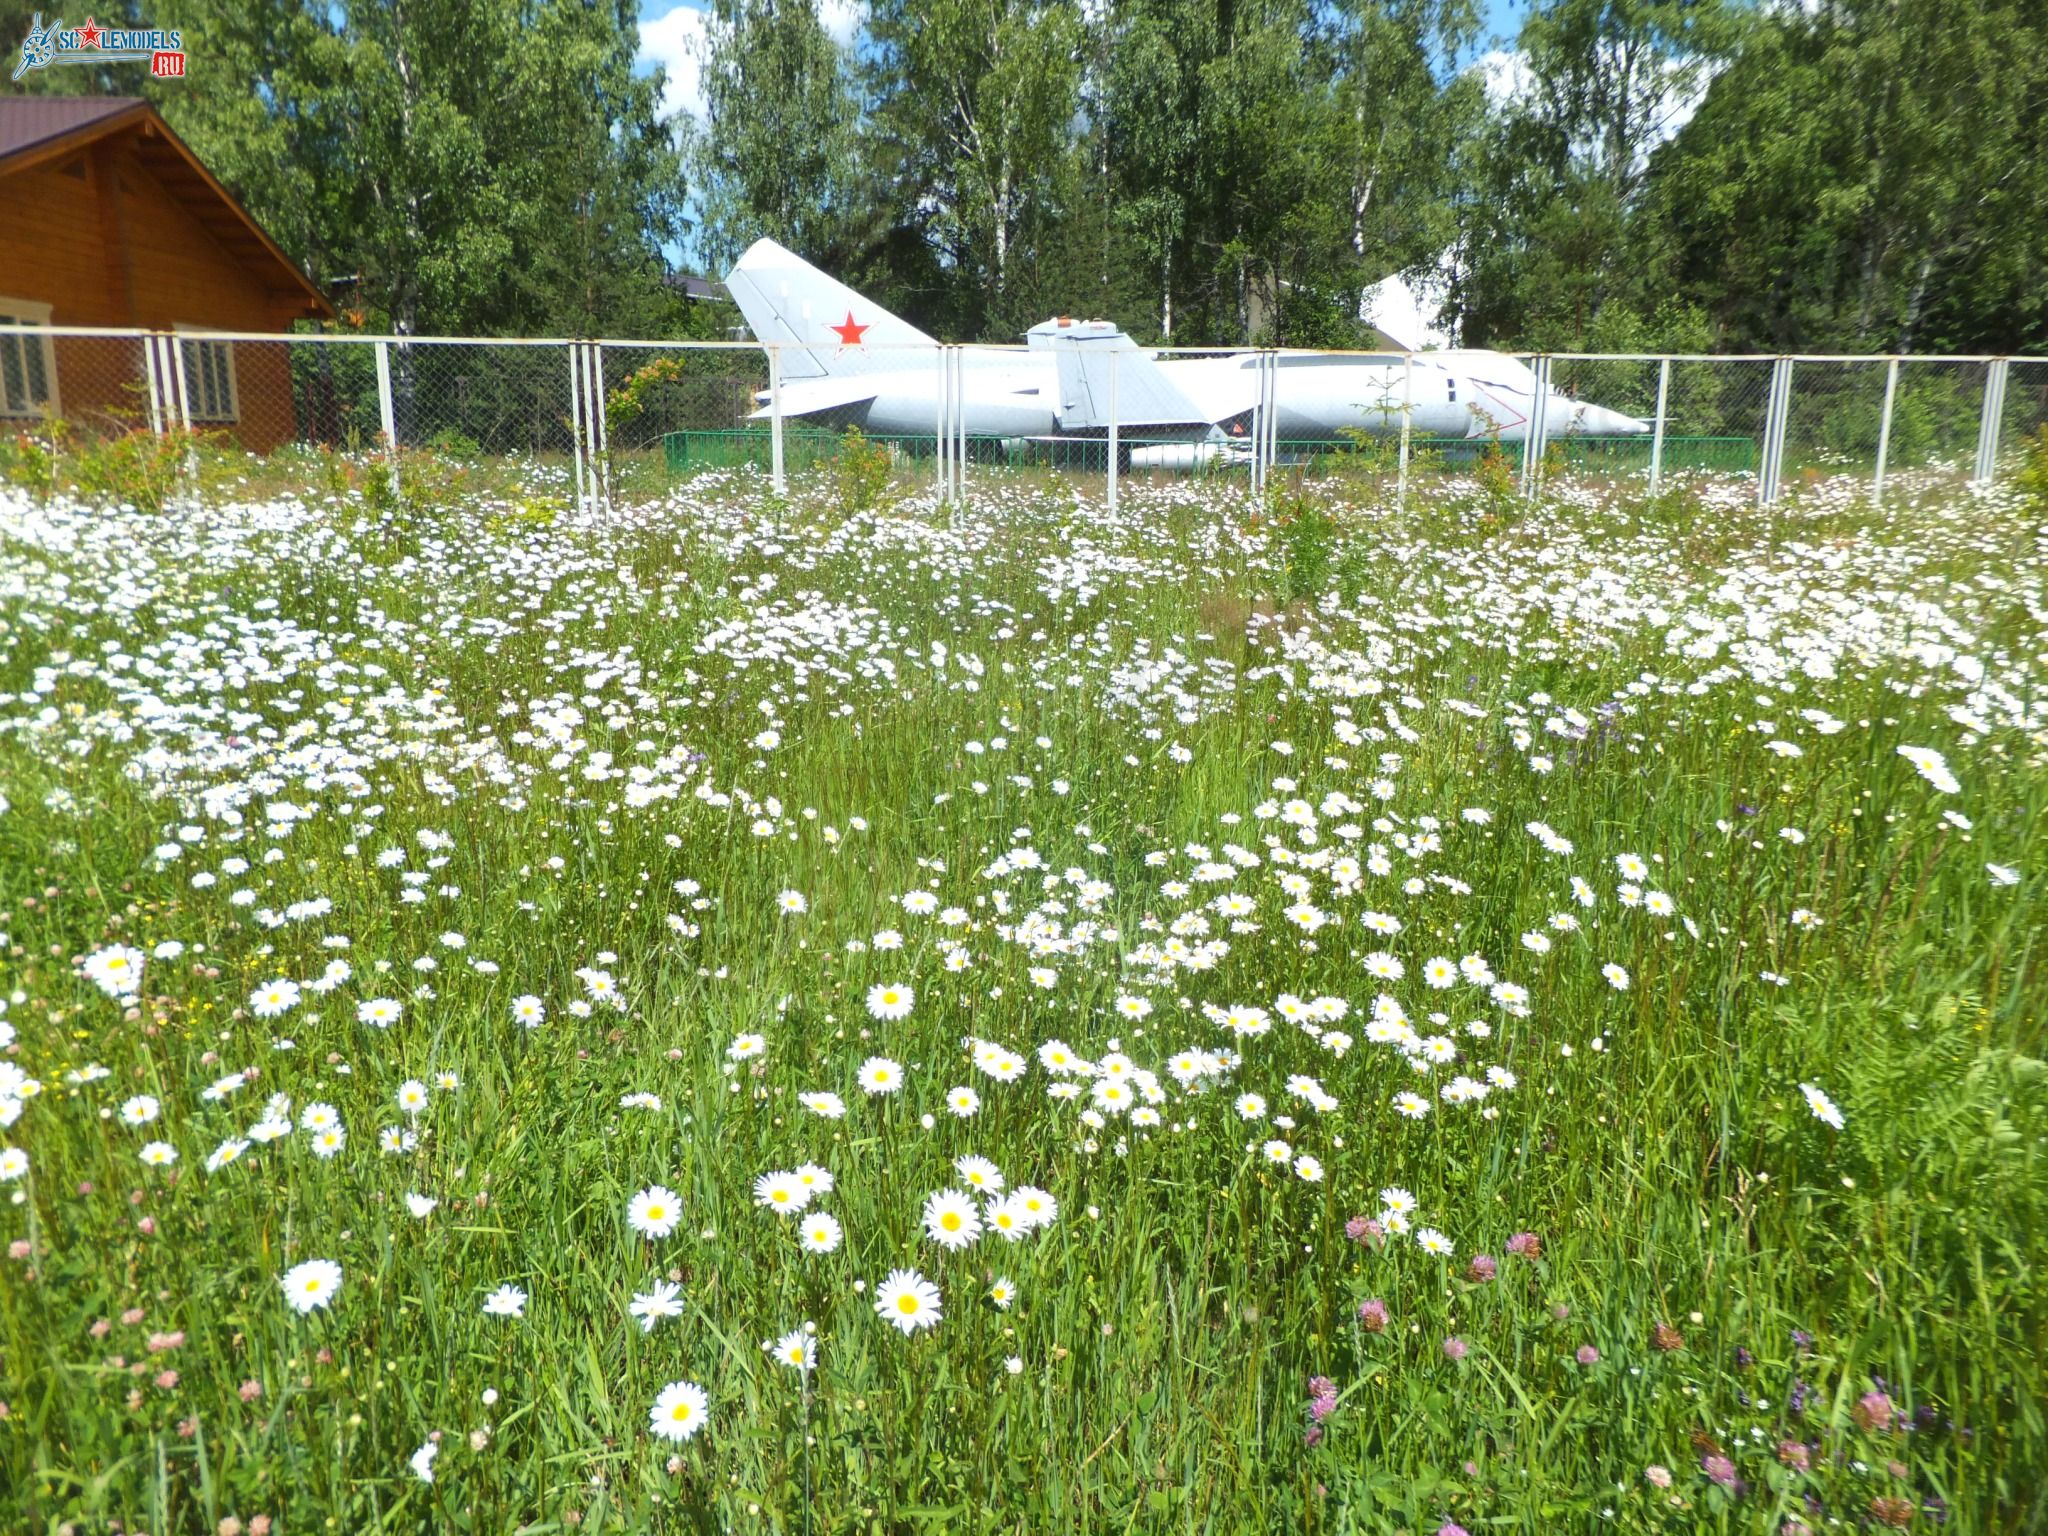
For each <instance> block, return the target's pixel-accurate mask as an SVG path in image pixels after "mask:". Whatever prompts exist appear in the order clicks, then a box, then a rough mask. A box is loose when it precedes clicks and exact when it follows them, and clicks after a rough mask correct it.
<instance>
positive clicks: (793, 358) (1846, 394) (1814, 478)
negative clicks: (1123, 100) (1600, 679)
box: [0, 320, 2048, 506]
mask: <svg viewBox="0 0 2048 1536" xmlns="http://www.w3.org/2000/svg"><path fill="white" fill-rule="evenodd" d="M849 328H850V329H851V330H852V331H854V332H856V333H857V332H858V331H859V330H860V329H861V328H860V327H858V326H853V325H852V323H851V321H850V320H849V321H848V322H847V325H846V326H826V327H825V328H824V329H825V331H826V332H827V333H834V332H840V331H844V330H847V329H849ZM2044 429H2048V359H2038V358H2022V359H2013V360H2001V359H1991V358H1921V357H1903V358H1885V357H1854V358H1846V357H1792V358H1766V357H1700V356H1670V357H1659V356H1634V355H1631V356H1606V355H1602V356H1592V355H1550V356H1544V355H1531V354H1519V355H1509V354H1499V353H1488V352H1459V351H1451V352H1440V353H1439V352H1423V353H1411V354H1402V353H1347V352H1329V353H1303V352H1278V351H1274V350H1271V349H1261V350H1245V349H1222V348H1212V349H1206V350H1190V349H1150V348H1140V347H1138V346H1136V345H1134V344H1133V343H1131V342H1130V340H1129V339H1128V338H1127V337H1125V336H1123V335H1122V333H1120V332H1118V331H1117V330H1116V329H1115V328H1114V327H1113V326H1108V325H1106V324H1104V323H1102V322H1065V321H1062V322H1049V323H1048V324H1047V325H1046V326H1041V327H1036V328H1034V330H1033V332H1032V335H1031V337H1030V340H1029V344H1028V345H1026V346H1021V347H985V346H928V345H917V346H912V345H902V344H898V345H888V346H880V345H876V346H869V345H863V344H860V343H859V341H858V339H857V337H856V338H855V339H854V340H851V341H849V340H847V339H845V338H844V337H841V336H836V335H835V336H834V337H833V339H832V340H831V341H830V342H826V343H819V344H816V345H797V344H794V343H789V342H784V343H781V344H775V345H768V346H762V345H759V344H756V343H752V342H723V343H720V342H676V341H635V340H626V341H605V342H588V341H566V340H562V341H519V340H471V339H455V338H445V337H381V338H378V337H355V336H336V335H327V334H322V335H307V334H291V335H279V336H253V335H226V334H218V333H204V332H195V331H180V332H174V333H165V332H148V333H138V332H112V331H91V330H82V329H76V328H68V329H67V328H52V327H49V326H33V325H16V324H0V433H7V432H12V433H14V434H17V435H19V434H22V433H38V432H42V433H47V434H48V435H49V436H50V437H51V438H52V439H53V440H54V439H55V438H57V437H59V436H62V437H63V438H65V439H67V440H77V441H87V440H100V441H105V440H110V439H118V438H121V437H124V436H126V435H129V434H149V435H152V436H155V437H159V438H161V437H165V436H167V435H170V434H188V435H189V436H190V437H191V439H192V440H193V441H194V442H195V443H199V444H205V445H210V446H212V447H216V448H219V449H221V450H222V451H233V452H240V453H243V454H247V455H251V456H255V457H257V458H261V459H266V460H279V459H281V460H282V461H283V462H284V464H285V466H286V467H289V465H290V462H291V460H292V458H293V456H295V455H296V456H307V455H313V456H319V455H327V456H330V457H334V456H339V457H341V458H343V459H345V460H346V461H347V462H348V463H349V464H351V465H355V466H360V467H361V468H362V470H363V471H364V472H366V473H376V472H377V469H378V466H379V465H385V466H388V468H389V472H390V474H391V475H392V476H393V480H392V483H393V485H394V486H396V484H397V483H398V482H397V478H396V477H397V475H398V474H399V469H400V466H401V465H402V463H403V462H404V461H405V459H406V456H407V455H409V454H432V455H435V456H437V457H439V458H442V459H446V460H452V461H456V462H459V463H471V462H480V463H488V464H493V465H497V466H500V467H502V468H504V469H505V470H506V471H507V472H508V474H510V475H514V476H518V475H523V476H526V477H527V478H528V480H530V481H531V482H532V484H533V486H534V487H537V488H538V490H537V492H536V493H548V494H553V493H555V492H556V491H558V492H559V494H561V495H562V496H564V497H565V498H570V499H573V500H574V501H575V502H577V503H578V504H581V505H596V506H603V505H607V504H609V503H610V502H612V501H613V500H615V499H617V498H621V497H624V498H638V497H643V496H649V495H655V494H659V493H660V492H661V491H662V490H664V489H665V488H667V487H670V486H673V485H675V484H677V483H679V482H681V481H683V480H686V479H688V478H689V477H691V476H693V475H697V474H700V473H704V472H707V471H721V472H733V471H739V472H743V473H758V474H761V475H763V476H766V477H768V478H770V479H771V480H772V481H773V482H774V483H775V484H776V485H778V486H783V485H786V484H788V483H789V482H790V481H791V480H794V481H795V482H797V485H798V488H799V489H801V488H802V487H803V486H804V485H805V484H807V483H809V482H811V481H813V480H816V479H820V478H822V479H827V480H834V481H835V482H838V483H845V482H846V481H847V480H848V478H849V477H852V478H853V479H859V478H860V477H863V476H865V477H881V478H883V479H886V478H888V477H891V476H893V477H895V478H896V479H897V480H898V481H899V482H901V483H903V484H905V485H911V486H926V487H929V488H931V489H933V490H934V491H936V492H937V493H938V494H939V495H941V496H945V497H957V496H959V495H960V494H962V493H963V492H964V490H965V488H966V487H967V485H968V483H969V482H970V480H971V479H972V478H973V477H975V476H977V475H981V474H993V475H1011V476H1014V475H1018V474H1025V473H1032V472H1037V473H1043V474H1055V475H1060V476H1063V477H1065V478H1067V479H1069V480H1071V481H1073V482H1075V483H1076V484H1078V485H1081V486H1089V485H1093V486H1095V487H1097V488H1099V491H1100V493H1101V494H1103V495H1104V496H1105V497H1106V498H1108V499H1110V500H1111V501H1113V500H1114V498H1115V496H1116V493H1117V486H1118V484H1119V482H1121V481H1124V480H1127V479H1129V478H1131V477H1139V478H1151V479H1163V478H1176V479H1177V478H1184V477H1201V478H1206V479H1210V480H1213V481H1217V482H1222V483H1239V484H1242V485H1243V486H1245V487H1246V488H1247V489H1249V490H1251V491H1253V492H1254V493H1256V492H1258V491H1260V490H1262V489H1263V488H1264V487H1265V486H1266V485H1267V484H1269V483H1271V482H1272V481H1273V478H1274V477H1275V476H1276V475H1279V476H1282V477H1284V478H1285V479H1287V480H1289V481H1318V482H1326V483H1341V484H1343V485H1346V486H1349V487H1352V488H1355V489H1356V490H1357V491H1358V492H1359V493H1360V494H1361V495H1363V496H1367V497H1380V496H1391V497H1394V498H1397V499H1398V498H1399V497H1401V496H1402V495H1405V493H1406V491H1407V490H1408V488H1409V487H1410V486H1412V485H1418V484H1428V483H1430V482H1432V481H1436V480H1441V479H1444V478H1447V477H1452V478H1454V477H1463V476H1472V475H1479V476H1482V477H1491V483H1492V484H1494V485H1495V486H1496V487H1498V486H1499V485H1501V484H1502V483H1503V481H1504V480H1505V481H1511V482H1513V483H1515V484H1516V485H1518V486H1519V487H1520V489H1521V490H1523V491H1524V492H1527V493H1533V492H1534V491H1535V490H1536V489H1537V488H1538V487H1540V486H1543V485H1546V484H1547V485H1550V486H1552V487H1557V488H1574V487H1576V488H1593V489H1607V488H1613V487H1618V486H1624V485H1629V484H1638V483H1639V484H1641V485H1643V486H1645V487H1647V488H1650V489H1655V488H1657V487H1659V486H1661V485H1663V484H1665V483H1667V482H1670V481H1673V480H1675V479H1680V478H1684V477H1692V476H1720V477H1735V478H1738V479H1740V480H1742V481H1743V482H1745V483H1746V484H1748V485H1751V486H1753V490H1754V495H1755V496H1756V499H1758V500H1759V501H1761V502H1771V501H1774V500H1776V499H1777V498H1778V497H1779V496H1780V495H1781V494H1783V493H1785V492H1787V491H1796V490H1798V489H1799V488H1801V487H1803V486H1807V485H1811V484H1813V483H1816V482H1818V481H1821V480H1823V479H1828V478H1830V477H1835V476H1841V475H1849V476H1854V477H1858V478H1860V479H1862V480H1864V481H1867V482H1868V485H1869V488H1870V491H1871V493H1872V494H1877V495H1881V494H1882V492H1883V488H1884V484H1885V481H1886V479H1887V478H1888V477H1891V478H1897V477H1901V476H1915V477H1923V478H1924V477H1927V476H1936V477H1939V476H1944V475H1950V476H1955V477H1957V478H1958V479H1976V480H1983V479H1988V478H1993V477H1995V476H1998V475H2000V474H2004V473H2009V472H2010V471H2011V469H2012V467H2013V466H2014V465H2015V464H2017V463H2018V461H2019V458H2020V456H2021V454H2022V453H2023V452H2024V451H2025V447H2026V444H2027V443H2028V441H2029V440H2030V439H2032V438H2034V437H2036V436H2037V435H2038V434H2040V433H2041V432H2042V431H2043V430H2044Z"/></svg>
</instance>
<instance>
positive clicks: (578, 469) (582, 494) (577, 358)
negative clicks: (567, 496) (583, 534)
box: [569, 341, 590, 512]
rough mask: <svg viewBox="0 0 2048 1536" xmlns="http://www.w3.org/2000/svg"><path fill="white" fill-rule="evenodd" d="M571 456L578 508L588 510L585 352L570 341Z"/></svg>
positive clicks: (579, 344)
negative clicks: (585, 461)
mask: <svg viewBox="0 0 2048 1536" xmlns="http://www.w3.org/2000/svg"><path fill="white" fill-rule="evenodd" d="M569 457H570V459H571V460H572V461H573V462H574V466H575V470H574V472H575V476H576V510H577V511H578V512H583V511H586V510H588V508H589V506H590V500H589V495H588V493H587V492H586V491H585V490H584V488H583V352H582V343H580V342H575V341H572V342H570V343H569Z"/></svg>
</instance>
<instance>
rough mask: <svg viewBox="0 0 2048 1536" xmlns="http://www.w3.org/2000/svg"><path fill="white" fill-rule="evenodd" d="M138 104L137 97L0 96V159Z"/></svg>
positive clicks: (117, 114) (139, 101)
mask: <svg viewBox="0 0 2048 1536" xmlns="http://www.w3.org/2000/svg"><path fill="white" fill-rule="evenodd" d="M141 105H142V98H141V97H140V96H0V160H4V159H6V158H7V157H8V156H9V155H12V154H17V153H19V152H20V151H22V150H24V149H32V148H34V147H35V146H36V145H38V144H40V143H42V142H43V141H44V140H46V139H57V138H62V137H63V136H64V135H65V134H67V133H72V132H75V131H76V130H78V129H80V128H83V127H85V126H86V125H87V124H89V123H96V122H98V121H99V120H100V119H101V118H103V117H117V116H119V115H120V114H121V113H123V112H129V111H133V110H134V109H135V108H136V107H139V106H141Z"/></svg>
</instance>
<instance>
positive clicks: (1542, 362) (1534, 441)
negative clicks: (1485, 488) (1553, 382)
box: [1522, 353, 1550, 498]
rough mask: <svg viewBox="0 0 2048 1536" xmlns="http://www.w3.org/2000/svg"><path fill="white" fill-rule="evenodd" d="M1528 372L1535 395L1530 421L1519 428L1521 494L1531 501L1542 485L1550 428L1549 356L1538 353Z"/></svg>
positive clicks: (1531, 403) (1532, 399) (1530, 409)
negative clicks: (1520, 441) (1533, 379)
mask: <svg viewBox="0 0 2048 1536" xmlns="http://www.w3.org/2000/svg"><path fill="white" fill-rule="evenodd" d="M1531 372H1532V373H1533V374H1534V375H1535V378H1536V388H1535V393H1534V394H1533V395H1531V396H1530V399H1529V420H1528V424H1527V425H1526V426H1525V427H1524V428H1523V429H1522V495H1523V496H1524V497H1529V498H1533V497H1534V496H1535V495H1536V493H1537V491H1538V490H1540V489H1541V488H1542V485H1543V440H1544V438H1545V436H1546V435H1547V433H1548V431H1549V427H1550V355H1549V354H1548V353H1542V354H1539V355H1538V357H1537V358H1536V366H1535V368H1534V369H1532V370H1531Z"/></svg>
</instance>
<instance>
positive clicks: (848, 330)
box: [825, 309, 868, 347]
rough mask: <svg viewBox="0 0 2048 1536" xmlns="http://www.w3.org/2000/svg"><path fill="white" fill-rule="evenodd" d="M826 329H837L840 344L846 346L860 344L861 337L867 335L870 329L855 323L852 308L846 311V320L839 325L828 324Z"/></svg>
mask: <svg viewBox="0 0 2048 1536" xmlns="http://www.w3.org/2000/svg"><path fill="white" fill-rule="evenodd" d="M825 329H826V330H828V331H837V332H838V333H839V344H840V345H841V346H844V347H852V346H858V345H859V344H860V339H861V337H863V336H865V335H866V334H867V331H868V328H867V327H866V326H864V325H855V324H854V323H853V311H852V310H850V309H849V310H848V311H847V312H846V319H845V320H844V321H842V322H841V323H840V324H838V325H828V326H826V327H825Z"/></svg>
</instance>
